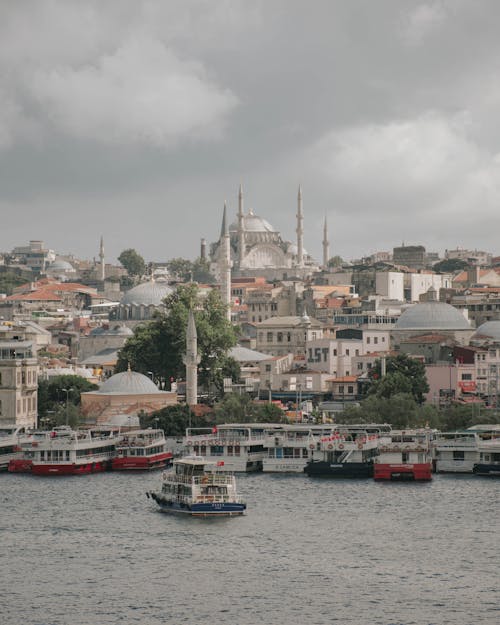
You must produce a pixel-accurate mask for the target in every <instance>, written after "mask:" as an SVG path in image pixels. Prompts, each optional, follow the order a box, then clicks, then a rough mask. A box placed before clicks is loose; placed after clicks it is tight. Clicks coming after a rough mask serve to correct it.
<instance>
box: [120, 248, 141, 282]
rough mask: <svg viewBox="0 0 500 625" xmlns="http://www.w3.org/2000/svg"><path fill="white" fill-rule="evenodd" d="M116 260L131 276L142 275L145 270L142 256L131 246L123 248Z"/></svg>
mask: <svg viewBox="0 0 500 625" xmlns="http://www.w3.org/2000/svg"><path fill="white" fill-rule="evenodd" d="M118 260H119V262H120V263H121V264H122V266H123V267H125V269H126V270H127V272H128V274H129V275H131V276H142V275H143V274H144V272H145V271H146V263H145V262H144V258H143V257H142V256H141V255H140V254H138V253H137V252H136V251H135V250H134V249H132V248H129V249H126V250H123V252H122V253H121V254H120V256H118Z"/></svg>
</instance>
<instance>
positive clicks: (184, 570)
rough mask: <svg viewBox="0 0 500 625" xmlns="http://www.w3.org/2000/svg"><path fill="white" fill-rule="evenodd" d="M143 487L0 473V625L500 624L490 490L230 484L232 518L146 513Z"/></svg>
mask: <svg viewBox="0 0 500 625" xmlns="http://www.w3.org/2000/svg"><path fill="white" fill-rule="evenodd" d="M158 481H159V475H158V474H157V473H156V474H141V475H136V474H123V473H105V474H97V475H91V476H78V477H69V478H36V477H33V476H29V475H10V474H7V475H1V476H0V493H1V514H0V532H1V533H0V536H1V551H0V557H1V562H0V571H1V574H0V583H1V587H0V588H1V590H0V592H1V596H2V602H1V603H2V611H1V617H0V622H1V623H2V625H20V624H30V625H111V624H113V625H114V624H116V623H127V624H129V623H130V624H135V623H141V624H142V623H144V624H146V623H147V624H152V625H155V624H157V623H175V624H177V623H196V624H200V623H203V624H208V625H212V624H226V623H227V624H229V623H230V624H231V625H246V624H248V625H255V624H257V623H267V624H280V625H281V624H291V625H295V624H297V625H298V624H301V623H304V624H307V625H320V624H321V625H323V624H327V623H328V624H329V623H342V625H348V624H353V625H354V624H356V625H364V624H370V625H379V624H380V625H392V624H404V625H412V624H418V625H421V624H426V625H427V624H431V623H432V624H436V625H446V624H453V625H457V624H464V625H465V624H469V623H474V624H475V625H482V624H487V625H493V624H496V623H498V622H500V612H499V594H498V585H499V584H498V583H499V577H498V566H499V563H500V544H499V539H498V519H499V505H498V494H499V488H500V481H498V480H491V479H487V478H486V479H481V478H477V477H473V476H470V477H468V476H466V477H463V476H462V477H453V476H449V477H448V476H446V477H444V476H436V477H435V479H434V481H433V482H432V483H428V484H411V483H404V484H390V483H375V482H373V481H369V480H368V481H329V480H314V479H311V478H307V477H305V476H273V475H262V474H261V475H240V476H238V484H239V488H240V491H241V494H242V495H243V496H244V497H245V499H246V500H247V503H248V513H247V515H246V516H245V517H241V518H232V519H190V518H184V517H176V516H172V515H168V514H164V513H160V512H158V511H157V508H156V504H155V503H154V502H153V501H151V500H148V499H147V498H146V496H145V491H146V490H148V489H150V488H155V487H156V486H157V484H158Z"/></svg>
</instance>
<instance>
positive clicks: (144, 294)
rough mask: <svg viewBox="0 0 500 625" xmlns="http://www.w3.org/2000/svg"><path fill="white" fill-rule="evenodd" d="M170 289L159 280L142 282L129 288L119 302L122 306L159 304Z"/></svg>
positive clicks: (170, 291) (168, 293)
mask: <svg viewBox="0 0 500 625" xmlns="http://www.w3.org/2000/svg"><path fill="white" fill-rule="evenodd" d="M170 293H172V289H171V288H170V287H169V286H168V285H167V284H163V283H161V282H154V281H153V280H151V281H150V282H143V283H142V284H139V285H137V286H134V288H132V289H130V290H129V291H127V292H126V293H125V295H124V296H123V297H122V300H121V302H120V303H121V304H122V305H124V306H132V305H135V306H141V305H142V306H161V305H162V303H163V300H164V299H165V297H167V295H170Z"/></svg>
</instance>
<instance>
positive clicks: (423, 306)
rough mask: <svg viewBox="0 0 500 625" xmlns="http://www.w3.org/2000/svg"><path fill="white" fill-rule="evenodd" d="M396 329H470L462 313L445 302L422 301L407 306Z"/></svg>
mask: <svg viewBox="0 0 500 625" xmlns="http://www.w3.org/2000/svg"><path fill="white" fill-rule="evenodd" d="M394 327H395V329H396V330H470V324H469V322H468V321H467V319H466V318H465V317H464V316H463V315H462V313H461V312H460V311H459V310H457V309H456V308H454V307H453V306H451V305H450V304H445V303H444V302H435V301H431V302H422V303H420V304H414V305H413V306H410V307H409V308H407V309H406V310H405V311H404V312H403V313H402V315H401V317H399V319H398V320H397V322H396V324H395V326H394Z"/></svg>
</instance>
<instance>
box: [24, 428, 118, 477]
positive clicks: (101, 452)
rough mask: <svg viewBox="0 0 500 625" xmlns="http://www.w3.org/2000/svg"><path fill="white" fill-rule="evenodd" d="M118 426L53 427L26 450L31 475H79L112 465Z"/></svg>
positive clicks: (101, 469) (102, 469)
mask: <svg viewBox="0 0 500 625" xmlns="http://www.w3.org/2000/svg"><path fill="white" fill-rule="evenodd" d="M118 440H119V438H118V430H115V429H113V428H105V429H100V428H93V429H90V430H72V429H71V428H69V427H67V426H61V427H58V428H54V429H53V430H52V431H51V432H47V433H46V434H45V436H44V438H43V439H42V440H40V441H33V443H32V447H31V449H30V450H29V452H28V454H29V455H28V459H29V460H31V473H33V474H34V475H80V474H85V473H97V472H99V471H106V470H107V469H110V468H111V461H112V459H113V458H114V457H115V455H116V445H117V442H118Z"/></svg>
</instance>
